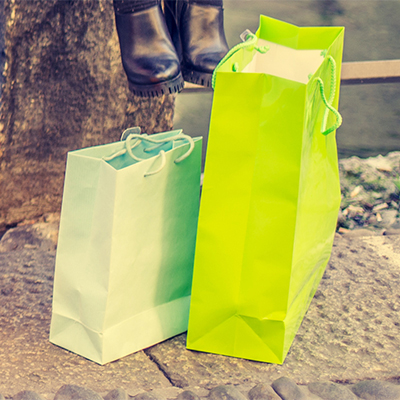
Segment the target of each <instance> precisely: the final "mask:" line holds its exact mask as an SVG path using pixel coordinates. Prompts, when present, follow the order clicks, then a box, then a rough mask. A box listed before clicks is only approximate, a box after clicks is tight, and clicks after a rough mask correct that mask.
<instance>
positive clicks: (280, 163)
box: [187, 16, 344, 364]
mask: <svg viewBox="0 0 400 400" xmlns="http://www.w3.org/2000/svg"><path fill="white" fill-rule="evenodd" d="M245 36H246V37H247V40H246V42H245V43H243V44H241V45H238V46H237V47H235V48H234V49H232V51H230V52H229V53H228V55H227V56H226V57H225V58H224V59H223V61H222V62H221V64H220V66H219V67H218V70H217V72H216V74H215V79H214V83H215V92H214V98H213V104H212V113H211V122H210V132H209V139H208V148H207V157H206V164H205V173H204V183H203V189H202V199H201V205H200V215H199V223H198V234H197V244H196V254H195V266H194V276H193V286H192V300H191V308H190V317H189V329H188V338H187V347H188V348H189V349H193V350H199V351H205V352H210V353H217V354H223V355H228V356H235V357H240V358H246V359H251V360H258V361H265V362H271V363H278V364H280V363H282V362H283V361H284V359H285V356H286V354H287V353H288V350H289V348H290V345H291V343H292V341H293V339H294V337H295V334H296V332H297V330H298V328H299V326H300V324H301V321H302V318H303V317H304V315H305V313H306V311H307V308H308V306H309V304H310V302H311V299H312V298H313V295H314V293H315V291H316V289H317V286H318V284H319V281H320V279H321V277H322V275H323V273H324V269H325V266H326V264H327V262H328V259H329V257H330V252H331V247H332V243H333V238H334V233H335V228H336V221H337V215H338V210H339V206H340V185H339V173H338V161H337V150H336V141H335V129H336V128H337V127H338V126H339V124H340V122H341V117H340V114H339V113H338V112H337V111H336V109H337V106H338V98H339V77H340V67H341V62H342V50H343V36H344V29H343V28H341V27H307V28H299V27H296V26H293V25H290V24H287V23H284V22H281V21H278V20H275V19H272V18H268V17H266V16H261V19H260V27H259V29H258V31H257V33H256V34H255V35H252V34H251V33H249V32H248V33H247V34H246V35H245Z"/></svg>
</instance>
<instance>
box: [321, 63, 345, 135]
mask: <svg viewBox="0 0 400 400" xmlns="http://www.w3.org/2000/svg"><path fill="white" fill-rule="evenodd" d="M328 61H329V62H330V64H331V90H330V93H329V99H327V98H326V96H325V85H324V82H323V80H322V79H321V78H315V80H316V81H317V83H319V91H320V93H321V97H322V101H323V102H324V104H325V106H326V110H325V113H324V119H323V120H322V128H321V133H322V134H323V135H325V136H327V135H329V134H330V133H332V132H333V131H335V130H336V129H337V128H339V126H340V125H342V122H343V118H342V116H341V115H340V113H339V111H338V110H336V108H334V107H332V102H333V100H334V98H335V94H336V62H335V59H334V58H333V57H332V56H328ZM329 111H331V112H332V113H333V114H334V115H335V117H336V123H335V124H334V125H333V126H331V127H330V128H328V129H326V124H327V120H328V113H329Z"/></svg>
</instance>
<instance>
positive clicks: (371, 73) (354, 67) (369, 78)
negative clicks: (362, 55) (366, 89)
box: [341, 60, 400, 85]
mask: <svg viewBox="0 0 400 400" xmlns="http://www.w3.org/2000/svg"><path fill="white" fill-rule="evenodd" d="M392 82H400V60H384V61H360V62H347V63H343V65H342V76H341V83H342V85H357V84H361V83H392Z"/></svg>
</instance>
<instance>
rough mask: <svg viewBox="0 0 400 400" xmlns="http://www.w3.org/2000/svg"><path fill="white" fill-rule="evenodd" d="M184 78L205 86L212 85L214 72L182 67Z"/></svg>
mask: <svg viewBox="0 0 400 400" xmlns="http://www.w3.org/2000/svg"><path fill="white" fill-rule="evenodd" d="M182 75H183V79H184V80H185V81H186V82H190V83H194V84H196V85H201V86H205V87H211V80H212V74H209V73H207V72H199V71H195V70H189V69H184V68H182Z"/></svg>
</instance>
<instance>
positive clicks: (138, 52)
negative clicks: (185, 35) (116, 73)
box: [115, 4, 184, 97]
mask: <svg viewBox="0 0 400 400" xmlns="http://www.w3.org/2000/svg"><path fill="white" fill-rule="evenodd" d="M115 11H116V12H115V21H116V26H117V32H118V37H119V43H120V48H121V58H122V64H123V67H124V70H125V73H126V75H127V78H128V82H129V88H130V90H131V91H132V92H133V93H134V94H135V95H137V96H141V97H157V96H162V95H164V94H172V93H175V92H179V91H180V90H181V89H182V88H183V84H184V81H183V78H182V74H181V70H180V63H179V58H178V55H177V54H176V50H175V48H174V45H173V43H172V41H171V37H170V35H169V32H168V29H167V26H166V23H165V18H164V14H163V12H162V10H161V5H160V4H157V5H155V6H152V7H150V8H146V9H144V10H143V9H140V10H138V11H136V10H133V11H132V12H128V13H119V12H118V9H117V8H115Z"/></svg>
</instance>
